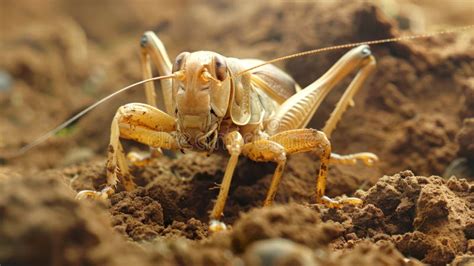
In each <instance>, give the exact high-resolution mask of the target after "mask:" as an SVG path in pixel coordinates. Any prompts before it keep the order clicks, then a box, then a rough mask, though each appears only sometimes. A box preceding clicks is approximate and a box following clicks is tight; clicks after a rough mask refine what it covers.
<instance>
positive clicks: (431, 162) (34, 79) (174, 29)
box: [0, 0, 474, 265]
mask: <svg viewBox="0 0 474 266" xmlns="http://www.w3.org/2000/svg"><path fill="white" fill-rule="evenodd" d="M45 2H46V3H45V8H46V7H50V6H51V5H54V3H55V1H53V0H51V1H45ZM116 2H120V3H122V4H124V5H125V6H126V7H127V9H123V10H122V9H120V8H119V6H120V5H119V4H116ZM107 3H108V1H104V2H101V3H94V12H98V13H100V14H101V15H102V14H104V15H106V14H109V12H102V11H101V10H104V11H110V14H113V15H110V20H108V19H107V18H104V17H101V16H97V17H100V18H101V20H100V22H103V21H102V20H104V21H105V20H107V21H110V22H107V23H110V24H109V27H110V28H111V29H113V31H110V30H109V28H107V24H103V23H105V22H103V23H98V22H97V21H94V20H88V19H86V18H87V16H86V15H85V14H87V12H91V10H88V9H87V8H71V7H70V6H68V5H67V4H63V5H59V6H57V8H58V10H63V11H65V12H67V13H68V14H69V13H71V12H72V14H70V16H67V15H65V16H59V17H56V16H52V14H48V13H45V14H43V15H41V14H40V13H37V11H35V10H32V9H31V8H30V7H29V6H31V5H25V6H24V7H22V9H23V10H24V11H27V12H11V13H12V14H11V15H10V16H11V17H10V19H9V20H8V21H9V23H12V25H14V24H15V23H21V22H22V21H23V22H24V21H26V18H25V17H22V16H21V15H18V14H31V16H33V17H35V18H37V19H39V18H41V19H40V20H41V21H43V24H42V23H37V25H36V24H35V27H34V28H32V29H31V31H32V34H27V35H28V36H29V37H28V38H26V39H25V38H24V36H25V35H24V33H23V32H22V33H17V32H10V34H8V35H6V42H5V43H6V46H7V47H8V48H9V49H8V51H9V53H8V54H0V70H2V71H3V72H2V73H7V74H8V75H10V76H11V77H12V78H13V81H14V82H13V83H12V84H8V83H5V82H4V83H1V84H7V85H8V86H6V88H7V89H4V88H3V87H2V91H1V92H0V93H1V94H0V103H1V105H0V112H2V114H5V115H4V116H2V117H0V125H1V126H0V134H1V135H3V136H5V135H8V136H9V137H8V138H6V139H0V148H2V153H0V155H4V154H7V153H9V152H11V151H14V150H17V149H18V148H19V147H20V146H21V145H22V144H24V143H26V142H28V140H30V139H32V138H33V137H34V136H37V135H39V134H40V133H42V132H44V131H46V129H49V128H50V127H52V126H53V125H54V124H55V123H57V121H60V120H61V119H65V118H67V117H68V116H70V115H72V114H73V113H75V112H77V110H79V109H81V107H83V106H85V105H87V104H88V103H89V102H92V101H93V99H95V98H98V96H99V95H104V94H105V93H107V92H111V91H114V90H116V88H120V87H122V86H123V85H124V84H129V83H132V81H136V80H138V79H140V77H141V73H140V71H139V69H140V66H139V63H138V62H139V61H138V58H137V53H138V52H137V51H138V50H137V49H138V40H139V37H140V36H139V35H140V34H141V33H142V32H143V31H144V30H145V29H153V30H155V31H157V32H158V35H159V36H160V38H162V40H163V41H164V42H165V45H167V47H168V49H169V51H170V54H171V55H173V54H177V53H178V52H180V51H182V50H213V51H217V52H220V53H222V54H224V55H226V56H235V57H242V58H244V57H257V58H262V59H265V58H274V57H276V56H280V55H286V54H288V53H291V52H296V51H302V50H307V49H313V48H316V47H324V46H330V45H334V44H340V43H348V42H356V41H363V40H372V39H377V38H392V37H397V36H400V34H401V33H400V32H399V29H398V27H397V24H396V22H394V21H393V20H391V19H390V18H388V17H387V16H386V15H384V14H383V13H382V12H381V10H380V9H379V8H377V7H376V6H373V5H371V4H367V3H360V2H354V3H348V4H346V5H344V7H337V8H334V6H332V4H327V3H312V2H311V3H298V4H284V3H279V4H265V5H258V4H255V5H252V8H246V7H248V6H247V5H245V3H244V4H242V3H233V4H230V3H228V4H225V3H223V2H222V3H221V2H220V1H216V2H215V3H213V4H211V5H199V4H197V5H196V6H195V8H197V9H189V10H187V9H185V10H180V9H179V6H173V8H172V9H170V12H168V13H166V14H162V15H163V16H142V15H141V14H142V13H141V12H137V10H143V11H144V12H145V13H146V14H149V12H150V10H151V9H150V8H148V7H147V8H142V7H140V6H139V4H136V3H135V2H133V1H132V2H127V1H125V0H122V1H114V5H113V8H110V7H109V5H108V4H107ZM109 4H110V3H109ZM6 7H8V8H12V4H11V3H10V4H9V5H6ZM48 10H49V9H48ZM124 10H126V12H125V11H124ZM195 10H199V12H196V11H195ZM235 10H240V11H239V12H235ZM178 11H179V12H178ZM123 12H125V13H126V14H127V15H129V16H130V17H131V20H130V21H129V22H127V21H123V20H122V17H123V16H119V15H118V14H124V13H123ZM160 12H161V11H160ZM198 13H199V14H207V16H199V17H196V14H198ZM176 14H180V16H179V18H180V19H182V20H183V21H184V22H182V21H181V20H180V22H178V21H176V20H174V18H175V17H178V16H176ZM217 15H219V18H222V20H219V21H220V23H215V20H214V19H210V18H214V17H216V16H217ZM160 18H161V19H160ZM184 18H185V19H186V20H184ZM208 18H209V19H208ZM301 18H305V19H303V20H302V19H301ZM399 19H400V18H399ZM403 19H404V20H403V21H405V22H407V21H408V22H410V17H406V18H403ZM243 21H245V23H243ZM50 24H54V25H55V24H60V25H61V28H57V27H54V26H51V25H50ZM96 24H97V25H100V27H98V26H96ZM218 24H219V25H218ZM186 25H193V26H194V27H195V28H202V29H206V30H202V31H196V32H199V34H196V33H192V32H189V31H188V30H187V28H186V27H187V26H186ZM249 25H251V26H249ZM407 25H408V26H407ZM409 25H410V24H409V23H408V24H405V28H410V27H409ZM63 32H68V34H62V33H63ZM137 32H138V33H137ZM131 35H133V36H131ZM135 35H136V36H135ZM132 37H133V38H134V39H133V38H132ZM75 40H80V41H77V42H75ZM107 40H109V41H110V40H112V41H110V42H107ZM183 40H185V41H183ZM472 41H473V40H472V37H469V36H463V38H460V37H456V36H444V37H443V36H440V37H436V38H430V39H426V40H419V41H417V42H403V41H402V42H397V43H392V44H387V45H384V46H373V47H371V49H372V51H373V53H374V56H375V57H376V58H377V60H378V66H377V71H376V73H375V74H374V77H373V78H372V79H371V80H370V81H369V82H368V83H367V84H366V85H365V86H364V88H363V89H362V90H361V92H360V93H359V95H357V96H356V98H355V99H354V101H355V107H354V108H351V109H350V110H349V111H347V112H346V113H345V115H344V118H343V119H342V120H341V122H340V124H339V125H338V128H337V130H336V131H335V132H334V134H333V135H332V136H331V143H332V146H333V151H334V152H337V153H340V154H346V153H354V152H364V151H369V152H374V153H376V154H377V155H378V156H379V157H380V163H379V164H378V165H377V166H376V167H374V168H367V167H365V166H363V165H356V166H331V167H330V175H329V179H328V189H327V194H328V195H329V196H331V197H337V196H341V195H343V194H346V195H352V194H355V195H356V196H358V197H360V198H362V199H363V200H364V204H363V205H362V206H357V207H356V206H344V207H343V208H341V209H328V208H326V207H324V206H322V205H317V204H314V187H315V182H316V176H317V169H318V162H317V160H316V158H314V156H312V155H309V154H297V155H294V156H291V157H290V158H289V161H288V164H287V167H286V170H285V173H284V175H283V178H282V182H281V184H280V187H279V190H278V193H277V195H276V199H275V206H271V207H267V208H262V207H261V206H262V201H263V199H264V198H265V195H266V192H267V189H268V187H269V184H270V181H271V176H272V174H273V171H274V169H275V165H274V164H272V163H267V164H261V163H255V162H251V161H249V160H246V159H245V158H241V159H240V161H239V164H238V167H237V170H236V173H235V175H234V177H233V182H232V186H231V190H230V192H229V198H228V201H227V204H226V207H225V210H224V217H223V221H224V222H225V223H226V224H228V225H230V227H231V229H230V230H228V231H225V232H220V233H217V234H210V233H209V231H208V227H207V225H208V222H209V218H208V212H209V211H210V210H211V209H212V206H213V201H214V200H215V199H216V197H217V193H218V189H217V188H218V185H217V184H219V183H220V182H221V179H222V176H223V173H224V169H225V166H226V163H227V159H228V156H227V155H225V154H219V153H215V154H212V155H210V156H209V157H206V156H205V155H203V154H199V153H195V152H187V153H186V154H180V153H177V154H173V155H170V156H162V157H160V158H158V159H156V160H153V161H152V162H151V163H150V164H149V165H146V166H141V167H136V166H133V167H132V174H133V176H134V177H135V182H136V183H137V184H138V186H139V187H138V188H137V189H136V190H135V191H131V192H126V191H123V188H121V186H120V185H119V186H118V192H117V193H116V194H114V195H113V196H112V197H111V199H110V200H109V201H107V202H79V201H76V200H75V199H74V194H75V193H74V192H75V191H80V190H83V189H93V190H100V189H101V188H103V186H104V185H105V182H106V178H105V161H104V154H105V151H106V147H107V143H108V134H109V132H108V130H107V129H108V126H105V127H104V125H108V124H109V123H110V121H111V118H112V116H113V114H114V112H115V110H116V109H117V107H118V106H119V105H121V104H124V103H125V102H131V101H143V95H142V92H141V91H140V90H138V91H135V92H133V91H130V92H128V93H126V94H124V95H122V96H121V97H117V98H116V99H114V100H113V101H111V102H110V103H107V104H105V105H103V106H102V107H100V108H99V109H98V110H97V112H93V113H91V114H90V115H89V116H86V117H84V118H82V119H81V120H80V121H79V122H77V123H76V124H74V125H73V126H71V127H68V129H67V130H65V131H62V132H61V134H59V135H60V136H56V137H55V138H53V139H52V140H50V142H49V143H48V145H43V146H39V147H37V150H33V151H31V152H30V153H28V154H26V155H25V156H22V157H18V158H15V159H14V160H10V159H8V158H7V157H6V156H2V158H1V159H2V160H1V161H0V164H3V165H5V166H0V216H1V217H2V219H1V220H0V235H1V237H0V264H3V263H4V264H19V265H28V264H32V263H36V264H73V265H74V264H87V265H119V264H120V265H122V264H125V263H133V264H137V265H156V264H163V265H176V264H179V265H223V264H242V263H246V264H249V265H268V264H275V265H314V264H316V265H317V264H321V265H354V264H360V265H372V264H385V265H418V264H421V263H427V264H433V265H445V264H447V263H452V264H453V265H466V264H468V263H469V262H471V261H472V260H473V256H474V220H473V219H474V218H473V217H474V197H473V195H474V193H473V192H474V185H473V183H472V181H469V180H466V179H463V178H468V177H472V175H471V173H472V169H473V168H472V161H473V159H474V158H472V153H473V149H472V142H473V141H472V140H473V139H474V138H473V137H472V136H473V134H472V133H473V130H472V129H473V121H472V117H473V115H474V114H473V113H472V110H473V108H472V106H473V103H474V100H473V99H474V98H473V95H474V94H473V93H472V91H473V90H472V88H473V86H472V84H473V83H472V76H473V73H474V64H473V62H474V60H473V59H474V51H473V49H472ZM344 52H345V51H335V52H331V53H324V54H319V55H316V56H312V57H301V58H297V59H294V60H292V61H286V62H284V63H283V64H282V65H280V66H281V67H283V68H285V69H286V70H287V71H288V72H289V73H290V74H292V76H294V77H295V79H296V80H297V81H298V82H299V83H300V84H301V85H302V87H304V86H306V85H308V84H309V83H311V82H313V81H314V80H316V79H317V78H318V77H320V76H321V75H322V74H323V73H324V72H325V71H326V70H327V69H328V68H329V67H330V66H331V65H333V64H334V63H335V62H336V61H337V60H338V59H339V58H340V57H341V56H342V54H343V53H344ZM104 62H106V63H104ZM4 76H5V75H4ZM4 76H0V78H2V77H4ZM349 81H350V78H348V79H347V80H345V81H344V82H343V84H341V86H340V87H339V88H338V89H336V90H335V91H334V92H332V93H331V94H330V95H329V96H328V98H327V99H326V101H325V103H324V104H323V105H322V106H321V108H320V109H319V110H318V112H317V114H316V116H315V118H314V119H313V121H312V122H311V126H312V127H315V128H321V126H322V125H323V124H324V121H325V119H326V118H327V116H328V115H329V114H330V112H331V111H332V110H333V108H334V104H335V103H336V102H337V100H338V99H339V97H340V95H341V94H342V92H343V90H344V88H345V86H346V85H347V84H349ZM2 82H3V81H2ZM459 99H463V101H460V100H459ZM37 121H41V123H40V125H38V126H37V124H36V122H37ZM23 132H24V134H23ZM124 144H125V145H124V146H125V148H126V149H127V150H131V149H137V148H141V149H144V147H141V146H137V145H136V144H133V143H131V142H124ZM4 151H5V152H4ZM448 166H449V167H448ZM46 169H48V170H46ZM405 169H411V171H404V170H405ZM38 170H39V171H38ZM443 173H444V175H445V176H446V177H447V178H446V179H443V178H441V177H438V175H441V174H443ZM384 174H385V175H384ZM431 175H434V176H431ZM70 188H72V189H70Z"/></svg>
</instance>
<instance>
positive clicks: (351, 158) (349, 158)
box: [330, 152, 379, 166]
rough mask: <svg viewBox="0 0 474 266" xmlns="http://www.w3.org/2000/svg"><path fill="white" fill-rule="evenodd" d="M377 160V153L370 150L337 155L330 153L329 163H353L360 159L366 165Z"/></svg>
mask: <svg viewBox="0 0 474 266" xmlns="http://www.w3.org/2000/svg"><path fill="white" fill-rule="evenodd" d="M378 160H379V158H378V157H377V155H375V154H373V153H371V152H359V153H354V154H346V155H339V154H337V153H331V160H330V163H331V164H342V165H355V164H356V163H357V161H362V163H364V164H365V165H366V166H373V165H374V163H376V162H377V161H378Z"/></svg>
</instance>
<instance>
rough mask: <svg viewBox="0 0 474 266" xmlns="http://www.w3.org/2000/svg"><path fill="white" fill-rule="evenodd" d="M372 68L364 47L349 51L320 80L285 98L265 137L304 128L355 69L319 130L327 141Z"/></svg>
mask: <svg viewBox="0 0 474 266" xmlns="http://www.w3.org/2000/svg"><path fill="white" fill-rule="evenodd" d="M374 66H375V59H374V57H373V56H372V55H371V53H370V49H369V47H368V46H367V45H361V46H359V47H356V48H354V49H352V50H350V51H349V52H347V53H346V54H345V55H344V56H343V57H342V58H341V59H339V61H338V62H336V64H335V65H334V66H333V67H331V68H330V69H329V70H328V71H327V72H326V73H325V74H324V75H323V76H322V77H321V78H319V79H318V80H316V81H315V82H313V83H312V84H310V85H308V86H307V87H306V88H305V89H303V90H301V91H299V92H297V93H296V94H294V95H293V96H291V97H290V98H288V99H287V100H286V101H285V102H284V103H283V104H282V105H281V106H280V107H279V109H278V110H277V112H276V114H275V115H274V116H273V119H272V120H273V121H272V123H271V125H272V126H271V127H270V126H267V128H266V132H267V133H268V134H269V135H274V134H276V133H278V132H283V131H286V130H292V129H298V128H305V127H306V126H307V125H308V123H309V121H310V120H311V118H312V117H313V116H314V114H315V113H316V110H317V109H318V108H319V106H320V104H321V102H322V101H323V100H324V98H325V97H326V96H327V94H328V93H329V92H330V91H331V90H332V89H333V88H334V87H335V86H336V85H337V84H338V83H339V82H340V81H341V80H343V79H344V78H345V77H347V75H349V74H350V73H352V72H353V71H354V70H356V69H359V72H358V73H357V75H356V77H355V78H354V80H353V81H352V82H351V84H350V85H349V87H348V88H347V89H346V92H345V93H344V96H343V97H342V98H341V100H340V101H339V103H338V105H337V107H336V109H335V111H334V112H333V113H332V114H331V117H330V118H329V120H328V123H326V126H325V127H324V129H323V130H322V131H323V132H324V133H326V136H327V137H330V135H331V133H332V130H333V129H334V128H335V126H336V123H337V121H339V119H340V117H341V115H342V113H343V112H344V111H345V110H346V109H347V107H348V105H349V104H350V103H352V97H353V95H354V94H355V93H356V92H357V91H358V90H359V89H360V87H361V86H362V83H363V81H364V80H365V79H366V78H367V76H368V75H369V74H370V73H371V72H372V70H373V69H374ZM275 122H276V123H275ZM274 125H277V126H274Z"/></svg>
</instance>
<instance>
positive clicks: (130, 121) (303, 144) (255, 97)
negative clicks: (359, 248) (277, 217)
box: [77, 32, 378, 231]
mask: <svg viewBox="0 0 474 266" xmlns="http://www.w3.org/2000/svg"><path fill="white" fill-rule="evenodd" d="M141 62H142V70H143V73H144V78H145V79H149V78H151V77H152V74H151V64H152V63H154V64H155V65H156V67H157V69H158V71H159V74H160V75H162V76H169V77H170V78H168V79H162V80H161V87H162V92H163V100H164V106H165V110H164V111H162V110H160V109H158V108H157V107H156V106H157V105H156V97H155V88H154V85H153V83H146V84H145V87H146V89H145V90H146V98H147V103H148V104H143V103H130V104H127V105H124V106H122V107H120V108H119V109H118V111H117V113H116V115H115V117H114V118H113V121H112V125H111V136H110V144H109V148H108V161H107V167H106V168H107V186H106V187H105V188H104V189H103V190H102V191H90V190H86V191H81V192H79V193H78V195H77V198H79V199H82V198H95V199H98V198H101V199H105V198H108V197H109V196H110V195H111V194H112V193H114V187H115V186H116V185H117V182H119V180H120V182H121V183H122V185H123V186H124V188H125V189H126V190H128V191H130V190H133V189H134V188H135V186H136V185H135V183H134V182H133V179H132V176H131V174H130V172H129V168H128V162H127V157H126V156H125V153H124V150H123V148H122V145H121V143H120V138H124V139H131V140H135V141H137V142H140V143H143V144H146V145H148V146H150V147H152V148H155V149H156V148H160V149H168V150H188V149H191V150H201V151H202V150H204V151H208V152H212V151H213V150H215V149H216V146H217V145H218V143H219V141H222V142H223V144H224V146H225V149H226V150H227V151H228V154H229V156H230V159H229V162H228V164H227V167H226V170H225V173H224V177H223V180H222V184H221V186H220V191H219V195H218V197H217V201H216V203H215V205H214V208H213V210H212V212H211V215H210V219H211V222H210V229H211V230H212V231H218V230H222V229H225V224H223V223H222V222H220V217H221V216H222V214H223V211H224V206H225V202H226V198H227V194H228V192H229V187H230V183H231V179H232V175H233V173H234V169H235V167H236V164H237V161H238V158H239V156H246V157H248V158H250V159H251V160H254V161H259V162H275V163H276V164H277V166H276V170H275V172H274V174H273V177H272V181H271V185H270V188H269V190H268V193H267V196H266V198H265V201H264V205H265V206H267V205H270V204H272V202H273V199H274V197H275V194H276V192H277V189H278V185H279V183H280V180H281V177H282V174H283V172H284V169H285V164H286V160H287V157H288V156H289V155H291V154H294V153H301V152H313V153H315V154H316V155H317V156H318V157H319V158H320V161H321V163H320V169H319V174H318V176H317V178H316V192H315V201H316V202H318V203H325V204H327V205H330V206H336V205H339V204H344V203H351V204H359V203H361V202H360V200H359V199H356V198H345V199H343V200H341V201H334V200H332V199H330V198H328V197H325V196H324V191H325V187H326V176H327V171H328V165H329V164H355V163H356V162H357V161H358V160H361V161H362V162H364V163H365V164H366V165H368V166H370V165H372V164H373V163H375V162H376V161H377V160H378V158H377V156H376V155H375V154H372V153H358V154H350V155H338V154H334V153H331V144H330V142H329V140H328V138H329V137H330V135H331V133H332V131H333V130H334V128H335V126H336V124H337V122H338V121H339V119H340V118H341V115H342V113H343V112H344V111H345V110H346V109H347V107H348V105H349V104H351V101H352V98H353V96H354V94H355V93H356V92H357V91H358V90H359V89H360V88H361V87H362V84H363V82H364V80H366V78H367V77H368V76H369V75H370V73H371V72H372V70H373V69H374V67H375V59H374V57H373V56H372V55H371V51H370V49H369V46H367V45H361V46H359V47H356V48H354V49H352V50H351V51H349V52H348V53H347V54H346V55H345V56H343V57H342V58H341V59H340V60H339V61H338V62H337V63H336V64H335V65H334V66H333V67H332V68H331V69H330V70H329V71H328V72H327V73H326V74H325V75H324V76H323V77H321V78H320V79H318V80H317V81H315V82H314V83H312V84H311V85H309V86H308V87H306V88H304V89H301V88H300V87H299V86H298V85H297V83H296V82H295V81H294V80H293V79H292V78H291V77H290V76H289V75H288V74H286V73H285V72H284V71H283V70H281V69H279V68H277V67H276V66H274V65H271V64H267V65H264V66H262V67H259V68H257V69H255V70H252V71H247V72H245V70H246V69H249V68H250V67H252V66H255V65H256V64H261V63H263V61H259V60H256V59H236V58H229V57H224V56H222V55H220V54H217V53H215V52H209V51H197V52H192V53H189V52H183V53H181V54H179V55H178V56H177V57H176V60H175V61H174V63H173V64H172V63H171V62H170V59H169V57H168V54H167V52H166V50H165V48H164V45H163V43H162V42H161V41H160V39H159V38H158V37H157V36H156V35H155V34H154V33H153V32H146V33H145V34H144V35H143V37H142V40H141ZM354 71H357V72H358V73H357V75H356V77H355V78H354V80H353V81H352V82H351V84H350V85H349V86H348V88H347V89H346V92H345V94H344V95H343V96H342V98H341V99H340V101H339V103H338V104H337V106H336V108H335V110H334V112H333V113H332V114H331V116H330V118H329V119H328V121H327V123H326V126H325V127H324V128H323V129H322V130H321V131H318V130H315V129H309V128H306V126H307V125H308V123H309V121H310V119H311V118H312V116H313V115H314V113H315V112H316V110H317V108H318V106H319V105H320V104H321V102H322V100H323V99H324V97H325V96H326V95H327V94H328V93H329V92H330V91H331V89H332V88H334V87H335V86H336V85H337V84H338V83H339V82H340V81H341V80H342V79H343V78H345V77H346V76H347V75H349V74H351V73H352V72H354ZM129 157H130V156H129ZM132 157H133V156H132ZM132 159H133V158H132ZM135 159H136V158H135Z"/></svg>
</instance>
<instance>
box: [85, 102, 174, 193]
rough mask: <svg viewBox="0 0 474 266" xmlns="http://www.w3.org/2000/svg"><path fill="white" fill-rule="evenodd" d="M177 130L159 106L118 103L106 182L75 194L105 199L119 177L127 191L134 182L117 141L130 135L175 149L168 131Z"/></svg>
mask: <svg viewBox="0 0 474 266" xmlns="http://www.w3.org/2000/svg"><path fill="white" fill-rule="evenodd" d="M175 130H176V122H175V119H174V118H173V117H171V116H169V115H167V114H166V113H164V112H162V111H161V110H159V109H156V108H154V107H152V106H149V105H146V104H142V103H131V104H127V105H124V106H122V107H120V108H119V109H118V111H117V113H116V114H115V117H114V119H113V120H112V125H111V129H110V144H109V148H108V160H107V186H106V187H105V188H104V189H103V190H102V191H101V192H96V191H91V190H83V191H80V192H79V193H78V194H77V196H76V198H78V199H83V198H94V199H107V198H108V197H109V196H110V195H111V194H113V193H114V192H115V186H116V185H117V182H118V181H119V179H118V177H117V173H120V177H121V180H120V181H121V182H122V184H123V186H124V188H125V190H127V191H131V190H133V189H134V188H135V187H136V185H135V183H134V182H133V180H132V176H131V174H130V172H129V169H128V163H127V160H126V157H125V154H124V151H123V148H122V145H121V144H120V138H125V139H131V140H135V141H137V142H140V143H143V144H146V145H148V146H150V147H154V148H164V149H170V150H177V149H178V147H179V145H178V142H177V140H176V139H175V138H174V136H173V135H171V134H170V133H172V132H174V131H175Z"/></svg>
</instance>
